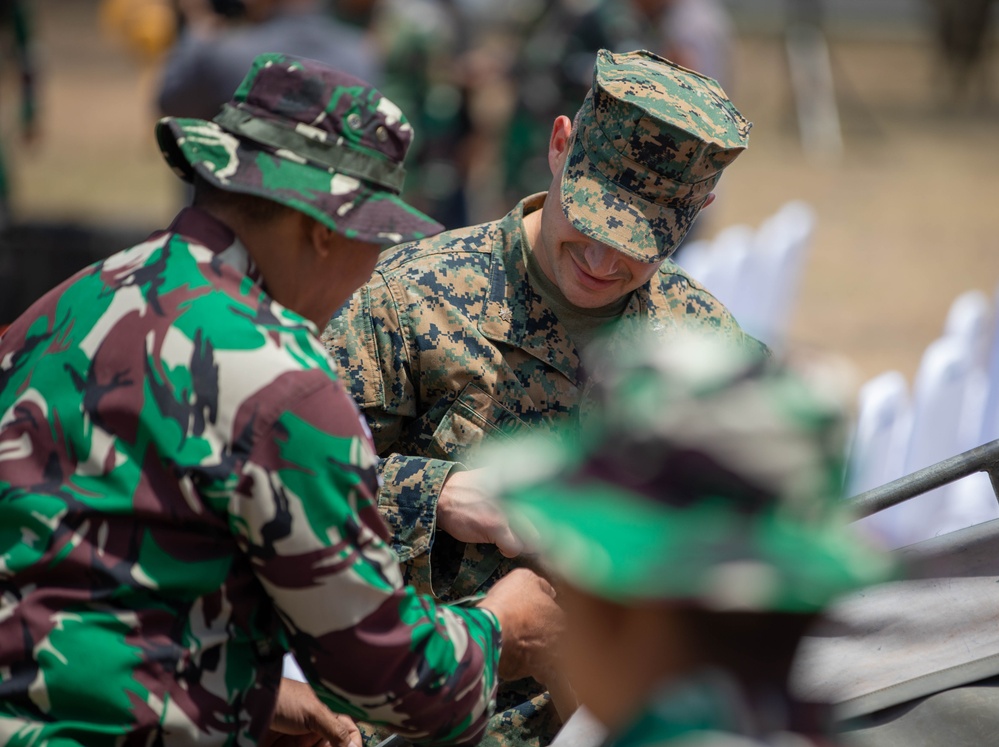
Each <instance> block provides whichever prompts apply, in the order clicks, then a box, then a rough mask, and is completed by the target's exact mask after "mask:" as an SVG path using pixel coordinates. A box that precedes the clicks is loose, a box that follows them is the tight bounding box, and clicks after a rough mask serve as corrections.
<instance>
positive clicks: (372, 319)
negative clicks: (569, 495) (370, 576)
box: [323, 272, 462, 592]
mask: <svg viewBox="0 0 999 747" xmlns="http://www.w3.org/2000/svg"><path fill="white" fill-rule="evenodd" d="M406 332H407V327H406V323H405V320H404V319H401V318H400V315H399V311H398V305H397V303H396V301H395V299H394V298H393V296H392V292H391V289H390V288H389V286H388V285H387V283H386V282H385V280H384V278H382V277H381V276H380V275H379V274H378V273H377V272H376V273H375V275H374V276H373V277H372V280H371V282H370V283H369V284H368V285H366V286H364V287H363V288H361V290H359V291H358V292H357V293H355V294H354V296H353V297H352V298H351V300H350V301H349V302H348V304H347V305H346V306H345V307H344V308H343V309H341V310H340V312H339V313H338V314H337V315H336V316H334V317H333V319H332V320H331V321H330V323H329V325H328V326H327V328H326V330H325V331H324V333H323V342H324V344H325V345H326V348H327V349H328V350H329V351H330V353H331V355H332V356H333V358H334V359H335V360H336V362H337V367H338V373H339V375H340V376H341V377H342V379H343V380H344V382H345V384H346V385H347V387H348V390H349V391H350V394H351V396H352V397H353V398H354V401H355V403H356V404H357V406H358V407H359V408H360V409H361V412H363V413H364V417H365V419H366V420H367V422H368V425H369V427H370V428H371V434H372V437H373V438H374V442H375V448H376V450H377V452H378V454H379V455H380V456H381V457H383V459H382V462H381V464H380V465H379V471H380V473H381V477H382V486H381V488H380V489H379V491H378V508H379V511H380V513H381V515H382V518H383V519H384V520H385V522H386V523H387V524H388V526H389V528H390V529H391V531H392V539H391V544H392V548H393V549H394V550H395V552H396V555H397V556H398V558H399V562H400V563H401V564H402V570H403V576H404V579H405V581H406V583H410V584H415V585H416V586H417V587H418V588H419V589H420V590H421V591H425V592H429V591H431V585H430V574H431V567H430V565H431V558H430V550H431V548H432V546H433V542H434V532H435V527H436V523H437V499H438V497H439V496H440V492H441V488H442V487H443V485H444V481H445V480H446V479H447V477H448V475H450V474H451V471H452V470H454V469H456V468H457V469H461V468H462V466H461V465H460V464H458V463H457V462H450V461H446V460H443V459H431V458H427V457H421V456H411V455H409V454H406V453H402V452H410V454H411V453H412V452H413V451H414V450H416V451H418V450H419V449H418V448H417V449H413V448H401V447H400V442H401V441H402V440H404V439H405V438H406V434H407V429H408V427H409V426H410V424H412V423H413V422H414V421H415V420H416V419H417V418H418V417H419V416H420V414H421V413H420V412H419V411H418V404H417V396H416V391H415V388H414V384H413V380H414V379H413V377H414V372H413V363H412V361H413V359H414V356H413V355H412V354H411V351H410V341H409V340H407V339H406Z"/></svg>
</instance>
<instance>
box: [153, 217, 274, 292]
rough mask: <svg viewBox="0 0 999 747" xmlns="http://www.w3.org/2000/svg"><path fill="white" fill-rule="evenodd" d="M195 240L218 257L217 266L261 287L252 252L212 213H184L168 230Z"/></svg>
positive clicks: (258, 271)
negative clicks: (230, 270)
mask: <svg viewBox="0 0 999 747" xmlns="http://www.w3.org/2000/svg"><path fill="white" fill-rule="evenodd" d="M167 232H169V233H176V234H179V235H181V236H184V237H186V238H188V239H191V240H193V241H195V242H197V243H198V244H200V245H201V246H203V247H205V248H206V249H210V250H211V251H212V252H213V253H214V254H215V262H216V263H220V264H225V265H228V266H229V267H232V268H233V269H234V270H235V271H236V272H238V273H239V274H240V275H244V276H246V277H248V278H249V279H250V280H251V281H252V282H253V283H255V284H261V283H262V277H261V275H260V270H259V269H258V268H257V265H256V263H255V262H254V261H253V258H252V257H251V256H250V252H249V251H248V250H247V248H246V247H245V246H244V245H243V242H242V241H240V240H239V237H238V236H236V234H235V232H233V230H232V229H231V228H229V226H227V225H226V224H225V223H223V222H222V221H220V220H219V219H218V218H216V217H215V216H214V215H212V214H211V213H208V212H206V211H205V210H202V209H201V208H197V207H187V208H184V209H183V210H181V211H180V212H179V213H178V214H177V216H176V217H175V218H174V219H173V222H172V223H171V224H170V226H169V228H167Z"/></svg>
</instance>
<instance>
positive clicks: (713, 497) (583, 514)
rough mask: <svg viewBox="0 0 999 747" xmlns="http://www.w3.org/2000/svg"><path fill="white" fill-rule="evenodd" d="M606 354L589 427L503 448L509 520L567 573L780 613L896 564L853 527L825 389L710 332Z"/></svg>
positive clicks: (661, 594)
mask: <svg viewBox="0 0 999 747" xmlns="http://www.w3.org/2000/svg"><path fill="white" fill-rule="evenodd" d="M599 350H600V349H599V348H597V349H596V351H592V352H595V355H594V356H593V357H592V358H591V362H592V364H593V365H592V366H591V370H594V371H595V380H594V384H593V386H592V388H591V390H590V392H589V398H590V401H589V402H588V407H587V409H586V416H585V417H584V419H583V420H582V421H581V423H580V427H579V430H578V431H575V432H568V431H563V432H562V433H561V434H560V436H561V437H560V438H552V437H551V436H547V437H545V438H543V439H536V440H535V439H529V440H524V441H519V442H516V443H515V444H513V445H512V446H507V447H506V448H505V449H502V450H499V451H496V452H494V453H493V455H492V459H493V460H497V461H498V462H499V464H501V465H502V469H501V470H498V471H499V472H500V473H501V474H500V475H499V476H498V477H497V479H498V480H500V484H499V487H498V490H497V492H498V494H499V497H500V498H501V499H502V501H503V504H504V508H505V509H506V510H507V512H508V514H509V515H510V521H511V526H512V527H513V528H514V531H515V532H516V533H517V534H518V535H519V536H520V537H521V539H523V540H524V541H525V543H526V544H527V546H528V547H529V548H531V549H533V550H535V551H537V552H540V554H541V555H542V557H543V558H544V559H545V560H546V562H547V563H548V564H549V565H550V566H551V567H552V569H553V570H554V571H555V572H556V573H557V574H558V575H560V576H561V577H563V578H564V579H566V580H567V581H569V582H570V583H572V584H573V585H575V586H577V587H579V588H581V589H584V590H587V591H589V592H590V593H593V594H595V595H597V596H600V597H604V598H607V599H612V600H618V601H621V600H642V599H645V600H656V599H676V600H689V601H693V602H696V603H698V604H702V605H705V606H708V607H710V608H714V609H723V610H743V611H784V612H808V611H814V610H817V609H820V608H821V607H823V606H825V605H826V604H827V603H828V602H829V601H830V600H831V599H832V598H834V597H836V596H838V595H839V594H842V593H844V592H847V591H851V590H853V589H856V588H859V587H862V586H865V585H867V584H870V583H874V582H877V581H880V580H883V579H885V578H887V577H888V576H889V575H890V569H891V565H890V563H889V561H888V560H887V558H886V556H884V555H882V554H881V553H879V552H877V551H875V550H874V549H873V548H869V547H866V546H865V545H864V544H863V542H862V540H861V539H860V538H859V537H858V536H856V535H855V534H854V532H853V531H852V527H848V526H847V523H848V521H849V520H850V518H851V517H850V516H848V515H847V513H846V511H845V508H846V504H845V503H844V501H843V500H842V496H841V485H842V476H843V461H844V433H845V417H844V414H843V408H842V407H841V404H840V402H839V401H837V398H834V397H831V396H829V394H828V392H827V391H826V387H817V386H815V385H812V384H810V383H809V381H808V380H806V379H805V378H804V377H803V376H801V375H799V374H797V373H795V372H794V371H791V370H789V369H788V368H787V367H783V366H780V365H777V364H775V363H774V362H773V361H771V360H769V359H768V358H765V357H763V356H762V355H761V356H757V355H755V354H752V353H750V352H747V351H746V350H745V349H742V348H739V349H736V348H734V347H730V346H728V345H725V344H723V343H720V342H717V341H716V340H713V339H706V338H701V337H679V338H675V339H674V338H670V339H669V340H664V339H662V338H658V337H657V338H648V339H642V340H641V341H640V342H638V343H636V344H633V345H632V346H628V347H624V348H620V347H619V348H617V349H615V351H614V355H613V356H607V355H605V354H603V353H600V352H599Z"/></svg>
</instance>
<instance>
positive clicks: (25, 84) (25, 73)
mask: <svg viewBox="0 0 999 747" xmlns="http://www.w3.org/2000/svg"><path fill="white" fill-rule="evenodd" d="M0 33H2V34H3V37H4V40H5V41H4V43H3V46H2V49H4V51H5V54H4V60H3V63H4V64H5V65H6V64H9V63H13V65H14V67H15V77H16V80H17V86H18V95H19V96H20V102H19V105H20V108H19V116H18V122H19V124H20V132H19V136H20V139H21V142H22V143H24V144H26V145H30V144H32V143H34V142H36V141H37V139H38V137H39V117H38V59H37V53H36V50H35V39H34V24H33V23H32V8H31V1H30V0H0ZM8 77H9V76H8ZM4 150H7V148H6V147H4V148H3V149H0V233H2V232H3V231H4V230H6V229H7V227H8V226H9V225H10V221H11V175H10V167H9V165H8V159H7V158H6V157H5V155H4V153H3V151H4ZM0 262H2V258H0ZM0 269H2V268H0ZM0 321H3V320H0Z"/></svg>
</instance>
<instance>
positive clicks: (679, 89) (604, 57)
mask: <svg viewBox="0 0 999 747" xmlns="http://www.w3.org/2000/svg"><path fill="white" fill-rule="evenodd" d="M750 127H752V125H751V124H750V123H749V122H748V121H747V120H746V119H745V117H743V116H742V115H741V114H740V113H739V111H738V110H737V109H736V108H735V106H734V105H733V104H732V102H731V101H729V99H728V97H727V96H726V95H725V92H724V91H722V89H721V87H720V86H719V85H718V83H716V82H715V81H714V80H712V79H711V78H707V77H705V76H703V75H700V74H698V73H695V72H692V71H690V70H687V69H686V68H683V67H680V66H679V65H675V64H673V63H672V62H669V61H668V60H664V59H663V58H661V57H657V56H656V55H654V54H652V53H651V52H629V53H627V54H612V53H611V52H608V51H607V50H606V49H602V50H600V52H598V53H597V63H596V66H595V67H594V70H593V87H592V89H591V91H590V93H589V95H587V97H586V101H585V102H584V103H583V106H582V108H581V109H580V110H579V112H578V114H577V115H576V121H575V123H574V126H573V142H572V147H571V150H570V152H569V157H568V158H567V159H566V162H565V172H564V174H563V176H562V210H563V211H564V212H565V214H566V216H567V217H568V218H569V222H570V223H572V225H573V226H575V227H576V228H577V229H578V230H579V231H581V232H582V233H584V234H586V235H587V236H590V237H592V238H595V239H597V240H599V241H601V242H603V243H605V244H607V245H608V246H611V247H614V248H615V249H617V250H619V251H621V252H624V253H625V254H627V255H629V256H631V257H634V258H635V259H638V260H640V261H642V262H653V261H656V260H661V259H664V258H666V257H668V256H669V255H670V254H671V253H672V252H673V250H674V249H675V248H676V247H677V246H679V244H680V241H681V240H682V239H683V237H684V236H685V235H686V233H687V230H688V229H689V228H690V224H691V223H692V222H693V220H694V218H695V217H696V216H697V213H698V211H699V210H700V209H701V207H702V206H703V205H704V201H705V199H707V196H708V195H709V194H710V193H711V191H712V190H713V189H714V187H715V185H716V184H717V183H718V179H719V178H720V177H721V173H722V170H723V169H724V168H725V167H726V166H728V165H729V164H730V163H731V162H732V161H733V160H734V159H735V158H736V157H737V156H738V155H739V154H740V153H741V152H742V151H743V150H745V149H746V147H747V145H748V143H749V129H750Z"/></svg>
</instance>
